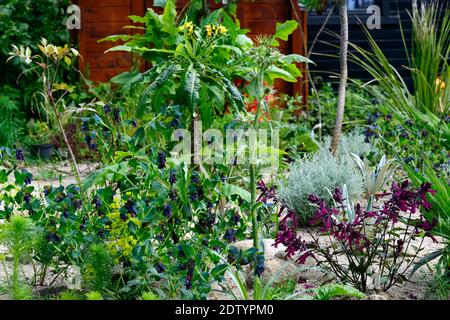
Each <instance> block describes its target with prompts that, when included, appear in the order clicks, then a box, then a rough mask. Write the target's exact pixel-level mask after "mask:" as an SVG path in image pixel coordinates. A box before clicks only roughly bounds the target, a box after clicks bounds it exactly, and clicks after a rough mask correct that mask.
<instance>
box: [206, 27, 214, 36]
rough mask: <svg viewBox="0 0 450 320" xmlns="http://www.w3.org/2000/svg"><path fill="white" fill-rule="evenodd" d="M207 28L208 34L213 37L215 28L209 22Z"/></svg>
mask: <svg viewBox="0 0 450 320" xmlns="http://www.w3.org/2000/svg"><path fill="white" fill-rule="evenodd" d="M205 29H206V34H207V35H208V37H211V36H212V34H213V29H212V27H211V25H209V24H207V25H206V26H205Z"/></svg>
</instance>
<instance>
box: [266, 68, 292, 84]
mask: <svg viewBox="0 0 450 320" xmlns="http://www.w3.org/2000/svg"><path fill="white" fill-rule="evenodd" d="M267 75H268V76H269V78H270V80H271V81H272V82H273V80H275V79H278V78H279V79H283V80H285V81H288V82H296V81H297V78H296V77H295V76H294V75H292V74H291V73H290V72H289V71H287V70H284V69H281V68H279V67H277V66H274V65H272V66H271V67H270V68H269V69H268V71H267Z"/></svg>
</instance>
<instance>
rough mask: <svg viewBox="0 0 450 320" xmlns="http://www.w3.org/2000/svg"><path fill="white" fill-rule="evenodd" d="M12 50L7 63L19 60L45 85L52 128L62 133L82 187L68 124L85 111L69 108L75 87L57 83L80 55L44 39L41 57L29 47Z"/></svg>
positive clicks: (43, 87)
mask: <svg viewBox="0 0 450 320" xmlns="http://www.w3.org/2000/svg"><path fill="white" fill-rule="evenodd" d="M12 47H13V51H11V52H10V53H9V55H10V57H9V58H8V60H7V61H11V60H14V59H15V58H19V59H20V60H21V61H22V62H24V63H25V64H26V65H27V66H28V70H29V71H33V72H34V73H36V75H37V77H38V78H39V81H40V83H41V84H42V89H41V90H40V91H39V94H40V95H41V97H42V99H43V101H42V103H41V104H42V107H43V109H44V110H45V111H46V114H47V117H48V119H49V126H50V128H58V129H59V133H60V134H61V135H62V137H63V140H64V143H65V144H66V147H67V149H68V150H69V154H70V157H71V159H72V162H73V166H74V171H75V173H76V178H77V180H78V183H80V181H81V176H80V170H79V168H78V164H77V160H76V159H75V155H74V153H73V150H72V147H71V145H70V143H69V140H68V138H67V134H66V131H65V129H64V124H65V122H66V121H67V119H68V117H69V116H70V115H71V114H73V113H76V112H80V111H83V109H79V108H76V107H73V108H67V106H66V103H65V101H64V97H65V96H66V95H67V94H68V93H70V92H72V91H73V90H74V89H75V87H73V86H70V85H68V84H66V83H58V82H56V81H57V80H58V73H59V72H60V71H59V70H60V69H59V68H60V66H61V68H62V67H63V65H66V66H67V67H72V66H73V65H74V64H75V63H76V59H77V58H78V56H79V53H78V51H77V50H76V49H75V48H69V46H68V45H65V46H64V47H60V46H56V45H53V44H49V43H48V42H47V40H46V39H44V38H43V39H42V40H41V44H40V45H38V48H39V50H40V54H36V55H33V54H32V51H31V49H30V48H29V47H24V46H20V47H17V46H16V45H12Z"/></svg>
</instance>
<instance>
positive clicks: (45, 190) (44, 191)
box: [43, 186, 52, 197]
mask: <svg viewBox="0 0 450 320" xmlns="http://www.w3.org/2000/svg"><path fill="white" fill-rule="evenodd" d="M51 192H52V187H51V186H44V189H43V193H44V196H46V197H48V195H49V194H50V193H51Z"/></svg>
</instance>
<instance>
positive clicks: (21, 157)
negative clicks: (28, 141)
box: [16, 148, 25, 161]
mask: <svg viewBox="0 0 450 320" xmlns="http://www.w3.org/2000/svg"><path fill="white" fill-rule="evenodd" d="M16 160H17V161H25V155H24V153H23V150H22V148H17V149H16Z"/></svg>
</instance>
